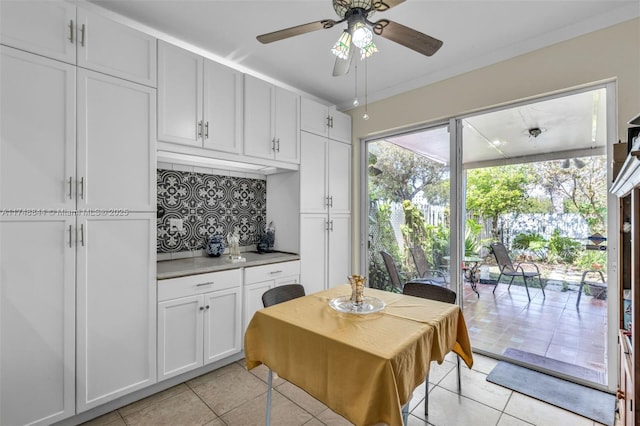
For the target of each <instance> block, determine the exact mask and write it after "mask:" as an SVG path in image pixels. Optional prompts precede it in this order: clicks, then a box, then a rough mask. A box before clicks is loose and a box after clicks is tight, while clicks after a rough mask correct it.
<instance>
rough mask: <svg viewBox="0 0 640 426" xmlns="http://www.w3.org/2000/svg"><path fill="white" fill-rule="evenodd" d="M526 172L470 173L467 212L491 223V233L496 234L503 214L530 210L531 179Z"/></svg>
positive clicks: (507, 168)
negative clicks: (528, 190)
mask: <svg viewBox="0 0 640 426" xmlns="http://www.w3.org/2000/svg"><path fill="white" fill-rule="evenodd" d="M526 171H527V167H526V166H521V165H518V166H501V167H487V168H483V169H473V170H469V171H468V172H467V197H466V206H467V211H468V212H472V213H474V214H476V215H479V216H481V217H482V218H485V219H491V222H492V229H493V230H494V232H496V230H497V229H498V217H499V216H500V215H501V214H505V213H520V212H522V211H525V210H526V209H527V206H528V204H527V199H528V193H527V186H528V184H529V179H528V177H527V176H528V174H527V172H526ZM493 237H494V238H496V237H497V235H494V236H493Z"/></svg>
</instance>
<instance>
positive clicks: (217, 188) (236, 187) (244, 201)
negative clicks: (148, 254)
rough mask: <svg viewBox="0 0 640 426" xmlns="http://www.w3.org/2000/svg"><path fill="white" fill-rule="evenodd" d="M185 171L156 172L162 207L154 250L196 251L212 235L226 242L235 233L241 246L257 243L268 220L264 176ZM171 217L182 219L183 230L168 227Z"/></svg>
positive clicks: (159, 199) (165, 251) (159, 201)
mask: <svg viewBox="0 0 640 426" xmlns="http://www.w3.org/2000/svg"><path fill="white" fill-rule="evenodd" d="M188 169H189V168H188V167H187V168H183V170H167V169H158V171H157V185H158V207H160V206H161V207H162V208H163V209H164V211H165V213H164V216H163V217H162V218H158V242H157V251H158V253H177V252H181V251H189V250H200V249H202V248H203V244H204V242H205V241H206V240H207V238H208V237H209V236H211V235H212V234H219V235H222V236H223V237H224V238H225V241H226V237H227V235H228V234H229V233H230V232H233V231H237V232H238V234H239V236H240V246H250V245H255V244H256V243H257V242H258V239H259V237H260V235H261V234H262V233H263V232H264V229H265V224H266V217H267V182H266V180H265V179H264V178H260V177H259V176H258V178H250V177H246V176H231V175H229V172H227V173H226V174H224V175H221V174H214V173H206V172H205V173H199V172H196V171H195V169H194V168H191V170H188ZM197 169H198V170H201V169H199V168H197ZM202 171H204V170H202ZM252 177H253V176H252ZM171 218H178V219H183V221H184V231H182V232H179V231H177V230H175V229H171V228H170V226H169V219H171Z"/></svg>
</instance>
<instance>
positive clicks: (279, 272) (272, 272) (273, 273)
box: [269, 269, 282, 275]
mask: <svg viewBox="0 0 640 426" xmlns="http://www.w3.org/2000/svg"><path fill="white" fill-rule="evenodd" d="M269 273H270V274H271V275H275V274H281V273H282V271H281V270H280V269H278V270H277V271H271V272H269Z"/></svg>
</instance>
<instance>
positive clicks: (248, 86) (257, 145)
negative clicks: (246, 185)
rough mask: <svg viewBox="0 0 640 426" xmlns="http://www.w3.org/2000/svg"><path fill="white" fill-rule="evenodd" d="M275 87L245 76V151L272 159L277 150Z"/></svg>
mask: <svg viewBox="0 0 640 426" xmlns="http://www.w3.org/2000/svg"><path fill="white" fill-rule="evenodd" d="M273 90H274V87H273V86H272V85H271V84H269V83H267V82H266V81H262V80H260V79H258V78H255V77H252V76H250V75H245V76H244V153H245V155H250V156H252V157H258V158H266V159H269V160H272V159H273V158H274V151H275V135H274V133H273V127H274V124H273V121H272V109H273Z"/></svg>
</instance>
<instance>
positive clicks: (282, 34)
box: [256, 19, 336, 44]
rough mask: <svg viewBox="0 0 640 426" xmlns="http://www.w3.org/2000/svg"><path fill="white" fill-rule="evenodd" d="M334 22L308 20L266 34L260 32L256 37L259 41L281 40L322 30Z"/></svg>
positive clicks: (328, 20) (330, 20)
mask: <svg viewBox="0 0 640 426" xmlns="http://www.w3.org/2000/svg"><path fill="white" fill-rule="evenodd" d="M335 24H336V21H334V20H333V19H323V20H322V21H316V22H309V23H308V24H302V25H297V26H295V27H291V28H285V29H284V30H278V31H274V32H271V33H267V34H262V35H259V36H257V37H256V38H257V39H258V41H259V42H260V43H264V44H266V43H272V42H274V41H278V40H283V39H285V38H289V37H294V36H298V35H301V34H306V33H310V32H312V31H318V30H324V29H327V28H331V27H333V26H334V25H335Z"/></svg>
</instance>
